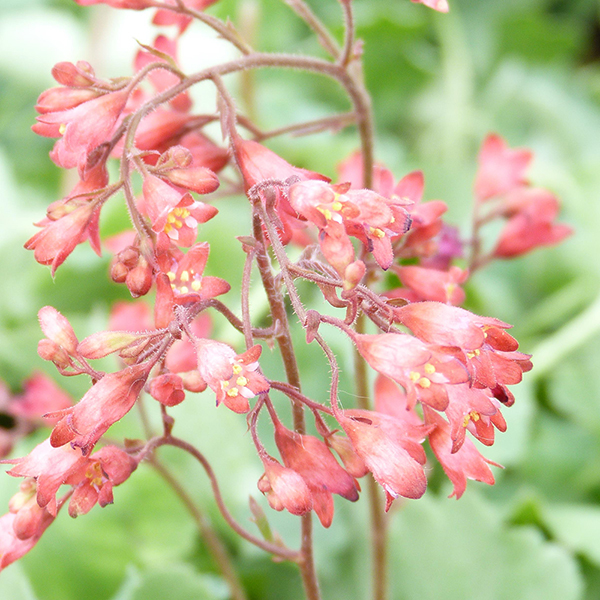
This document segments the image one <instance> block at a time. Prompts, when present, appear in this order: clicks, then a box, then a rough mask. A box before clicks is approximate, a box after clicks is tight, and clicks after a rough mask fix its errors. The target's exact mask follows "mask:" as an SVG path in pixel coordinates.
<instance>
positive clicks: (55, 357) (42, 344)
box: [38, 339, 71, 369]
mask: <svg viewBox="0 0 600 600" xmlns="http://www.w3.org/2000/svg"><path fill="white" fill-rule="evenodd" d="M38 354H39V356H40V358H42V359H44V360H49V361H51V362H53V363H54V364H55V365H56V366H57V367H58V368H59V369H66V368H67V367H69V366H71V361H70V359H69V355H68V354H67V353H66V352H65V350H64V349H63V348H61V347H60V346H59V345H58V344H56V343H55V342H53V341H52V340H48V339H43V340H40V341H39V342H38Z"/></svg>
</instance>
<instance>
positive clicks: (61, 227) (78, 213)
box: [25, 202, 100, 275]
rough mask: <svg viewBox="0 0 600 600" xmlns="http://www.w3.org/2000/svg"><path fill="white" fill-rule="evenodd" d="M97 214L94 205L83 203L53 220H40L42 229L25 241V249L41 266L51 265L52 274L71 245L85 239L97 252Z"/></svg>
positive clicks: (97, 207) (95, 204)
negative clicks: (29, 251)
mask: <svg viewBox="0 0 600 600" xmlns="http://www.w3.org/2000/svg"><path fill="white" fill-rule="evenodd" d="M99 214H100V207H99V206H98V204H97V203H95V202H87V203H85V204H83V205H81V206H79V207H77V208H75V209H74V210H73V211H72V212H70V213H67V214H65V215H64V216H63V217H61V218H60V219H58V220H56V221H50V220H45V221H42V222H41V223H40V226H41V227H43V229H42V230H41V231H38V233H36V234H35V235H34V236H32V237H31V238H29V240H27V242H26V243H25V248H26V249H27V250H33V251H34V253H33V255H34V257H35V260H37V262H39V263H40V264H41V265H51V267H52V275H54V273H55V272H56V269H57V268H58V267H59V266H60V265H61V264H62V263H63V262H64V261H65V259H66V258H67V256H69V254H71V252H73V250H74V249H75V246H77V244H81V243H82V242H85V241H86V240H87V239H89V240H90V243H91V245H92V247H93V248H94V249H95V250H96V251H97V253H98V254H100V240H99V237H98V217H99Z"/></svg>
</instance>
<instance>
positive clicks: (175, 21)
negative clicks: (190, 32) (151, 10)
mask: <svg viewBox="0 0 600 600" xmlns="http://www.w3.org/2000/svg"><path fill="white" fill-rule="evenodd" d="M112 1H114V0H112ZM215 2H217V0H185V5H186V6H187V7H188V8H192V9H194V10H198V11H202V10H204V9H205V8H208V7H209V6H211V5H212V4H214V3H215ZM167 4H175V2H174V0H167ZM191 22H192V17H188V16H187V15H182V14H179V13H176V12H173V11H170V10H166V9H159V10H157V11H156V14H155V15H154V19H152V23H154V25H177V27H179V32H180V33H183V32H184V31H185V30H186V29H187V27H188V25H189V24H190V23H191Z"/></svg>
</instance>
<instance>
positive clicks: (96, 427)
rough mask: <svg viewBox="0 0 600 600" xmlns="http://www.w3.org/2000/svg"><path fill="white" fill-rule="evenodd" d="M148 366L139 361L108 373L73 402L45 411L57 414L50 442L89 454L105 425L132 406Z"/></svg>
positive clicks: (53, 416)
mask: <svg viewBox="0 0 600 600" xmlns="http://www.w3.org/2000/svg"><path fill="white" fill-rule="evenodd" d="M149 370H150V366H149V365H148V364H145V363H142V364H139V365H133V366H130V367H125V368H124V369H122V370H121V371H117V372H116V373H108V374H107V375H105V376H104V377H102V379H100V380H99V381H98V382H97V383H95V384H94V385H93V386H92V387H91V388H90V389H89V390H88V392H87V393H86V394H85V395H84V396H83V398H82V399H81V400H80V401H79V402H78V403H77V404H76V405H75V406H73V407H71V408H67V409H65V410H61V411H56V412H53V413H49V414H48V417H50V418H57V417H60V420H59V421H58V423H57V424H56V425H55V426H54V429H53V430H52V435H51V436H50V443H51V444H52V446H54V447H59V446H63V445H64V444H67V443H68V442H71V445H72V446H75V447H78V448H81V451H82V452H83V454H85V455H87V454H89V453H90V451H91V449H92V448H93V447H94V445H95V444H96V442H97V441H98V440H99V439H100V438H101V437H102V436H103V435H104V434H105V433H106V431H107V430H108V428H109V427H110V426H111V425H112V424H113V423H116V422H117V421H119V420H120V419H121V418H123V417H124V416H125V415H126V414H127V413H128V412H129V411H130V410H131V409H132V408H133V405H134V404H135V401H136V400H137V398H138V396H139V394H140V392H141V390H142V388H143V387H144V384H145V383H146V379H147V377H148V373H149Z"/></svg>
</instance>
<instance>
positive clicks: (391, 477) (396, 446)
mask: <svg viewBox="0 0 600 600" xmlns="http://www.w3.org/2000/svg"><path fill="white" fill-rule="evenodd" d="M336 417H337V419H338V421H339V423H340V425H341V426H342V428H343V429H344V431H345V432H346V434H347V435H348V437H349V438H350V440H351V442H352V445H353V446H354V449H355V450H356V453H357V454H358V455H359V456H360V457H361V458H362V459H363V461H364V462H365V465H366V466H367V468H368V469H369V470H370V471H371V473H373V477H374V478H375V481H377V483H379V484H380V485H381V486H382V487H383V489H384V490H385V493H386V497H387V503H386V510H389V508H390V506H391V504H392V502H393V501H394V499H395V498H397V497H398V496H403V497H405V498H420V497H421V496H422V495H423V494H424V493H425V489H426V488H427V478H426V477H425V472H424V471H423V465H424V464H425V460H426V456H425V451H424V450H423V447H422V446H421V442H422V441H423V440H424V439H425V437H426V435H427V431H428V430H427V428H426V427H424V426H422V425H421V426H413V425H408V424H406V423H405V422H403V421H401V420H399V419H395V418H394V417H390V416H388V415H383V414H380V413H376V412H373V411H369V410H344V411H341V412H340V413H338V414H336Z"/></svg>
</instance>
